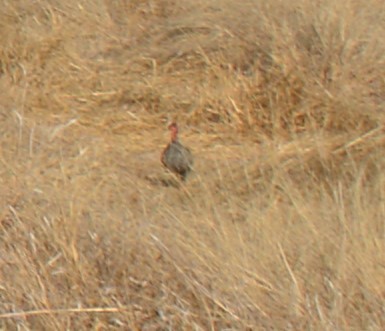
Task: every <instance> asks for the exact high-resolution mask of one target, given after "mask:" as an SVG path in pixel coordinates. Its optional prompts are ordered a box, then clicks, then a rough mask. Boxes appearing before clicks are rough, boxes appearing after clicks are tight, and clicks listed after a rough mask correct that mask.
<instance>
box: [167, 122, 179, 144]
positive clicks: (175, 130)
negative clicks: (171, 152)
mask: <svg viewBox="0 0 385 331" xmlns="http://www.w3.org/2000/svg"><path fill="white" fill-rule="evenodd" d="M169 129H170V131H171V141H172V142H175V141H178V127H177V126H176V125H170V127H169Z"/></svg>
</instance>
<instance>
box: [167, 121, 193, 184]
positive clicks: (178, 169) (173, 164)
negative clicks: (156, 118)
mask: <svg viewBox="0 0 385 331" xmlns="http://www.w3.org/2000/svg"><path fill="white" fill-rule="evenodd" d="M168 129H169V130H170V132H171V141H170V142H169V144H168V145H167V146H166V147H165V149H164V150H163V152H162V154H161V161H162V164H163V165H164V166H165V167H166V168H167V169H169V170H170V171H171V172H173V173H174V174H176V175H178V176H179V177H180V179H182V181H185V180H186V177H187V175H188V174H189V172H190V171H191V170H192V166H193V162H194V160H193V155H192V153H191V151H190V150H189V149H188V148H187V147H185V146H183V145H182V144H181V143H180V142H179V140H178V125H177V124H176V123H175V122H173V123H171V124H170V125H169V126H168Z"/></svg>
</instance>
